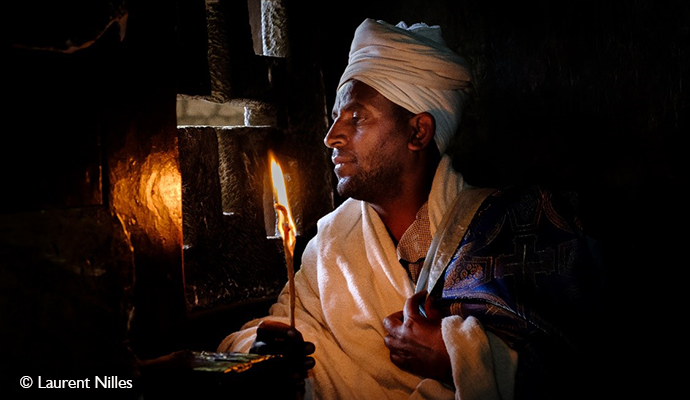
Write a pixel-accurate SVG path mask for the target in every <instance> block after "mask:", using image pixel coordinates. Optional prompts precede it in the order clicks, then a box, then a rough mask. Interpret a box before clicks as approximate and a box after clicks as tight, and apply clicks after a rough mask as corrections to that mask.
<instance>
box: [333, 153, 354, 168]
mask: <svg viewBox="0 0 690 400" xmlns="http://www.w3.org/2000/svg"><path fill="white" fill-rule="evenodd" d="M331 161H333V164H335V166H336V167H337V166H338V165H341V164H349V163H353V162H354V161H355V157H353V156H350V155H347V154H341V153H336V152H333V156H332V157H331Z"/></svg>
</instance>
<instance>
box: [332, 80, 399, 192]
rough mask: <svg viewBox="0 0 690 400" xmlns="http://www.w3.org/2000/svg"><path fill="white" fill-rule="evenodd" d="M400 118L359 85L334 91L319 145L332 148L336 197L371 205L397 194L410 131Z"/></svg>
mask: <svg viewBox="0 0 690 400" xmlns="http://www.w3.org/2000/svg"><path fill="white" fill-rule="evenodd" d="M403 115H404V113H402V112H400V107H399V106H397V105H395V104H394V103H393V102H391V101H390V100H388V99H386V98H385V97H383V96H382V95H381V94H380V93H379V92H377V91H376V90H374V89H373V88H371V87H370V86H368V85H366V84H364V83H362V82H358V81H352V82H348V83H346V84H345V85H344V86H343V87H342V89H341V90H340V91H339V92H338V94H337V96H336V99H335V105H334V106H333V125H332V126H331V128H330V129H329V131H328V133H327V134H326V137H325V139H324V143H325V144H326V146H328V147H329V148H332V149H333V155H332V160H333V164H335V169H334V170H335V174H336V176H337V177H338V187H337V188H338V193H339V194H340V195H341V196H344V197H352V198H355V199H359V200H364V201H368V202H372V203H376V202H377V201H379V200H381V199H383V198H385V197H397V196H398V195H399V194H400V191H401V184H400V182H401V175H402V173H403V172H404V171H403V163H402V160H403V159H402V157H403V156H404V154H405V153H406V152H407V136H408V135H407V130H409V129H410V127H409V123H408V122H409V118H405V117H404V116H403ZM410 115H411V114H410Z"/></svg>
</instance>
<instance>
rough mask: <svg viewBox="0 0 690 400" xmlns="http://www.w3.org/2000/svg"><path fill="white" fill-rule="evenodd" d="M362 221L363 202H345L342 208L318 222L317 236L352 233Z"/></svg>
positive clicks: (350, 200)
mask: <svg viewBox="0 0 690 400" xmlns="http://www.w3.org/2000/svg"><path fill="white" fill-rule="evenodd" d="M361 219H362V202H361V201H359V200H354V199H351V198H350V199H347V200H345V201H344V202H343V203H342V204H341V205H340V206H338V207H337V208H336V209H335V210H333V211H331V212H330V213H328V214H326V215H324V216H323V217H321V219H319V221H318V222H317V227H318V232H317V235H319V234H323V233H324V232H329V231H333V230H337V231H339V232H341V233H342V232H349V231H351V230H352V229H353V228H354V227H355V226H356V225H357V224H359V222H360V221H361Z"/></svg>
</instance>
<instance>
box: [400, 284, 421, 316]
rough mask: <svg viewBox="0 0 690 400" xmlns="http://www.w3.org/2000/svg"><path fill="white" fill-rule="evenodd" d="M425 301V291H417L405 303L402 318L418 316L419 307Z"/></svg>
mask: <svg viewBox="0 0 690 400" xmlns="http://www.w3.org/2000/svg"><path fill="white" fill-rule="evenodd" d="M425 299H426V290H422V291H419V292H417V293H415V294H413V295H412V297H410V298H409V299H407V301H406V302H405V308H404V310H403V311H404V316H405V319H407V318H413V317H416V316H420V315H421V314H420V311H419V306H420V305H421V304H423V302H424V300H425Z"/></svg>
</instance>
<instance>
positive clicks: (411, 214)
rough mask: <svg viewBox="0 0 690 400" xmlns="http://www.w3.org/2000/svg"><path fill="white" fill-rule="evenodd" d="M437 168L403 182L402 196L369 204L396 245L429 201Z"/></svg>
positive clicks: (433, 166)
mask: <svg viewBox="0 0 690 400" xmlns="http://www.w3.org/2000/svg"><path fill="white" fill-rule="evenodd" d="M437 167H438V163H434V164H432V165H430V166H429V168H427V169H422V170H421V171H420V173H419V174H418V175H417V176H416V177H415V179H409V180H405V181H403V188H402V191H401V193H402V195H401V196H397V197H395V198H389V199H385V200H381V201H379V202H376V203H372V202H370V203H369V204H370V205H371V206H372V208H373V209H374V210H375V211H376V213H378V215H379V217H380V218H381V221H383V224H384V225H385V226H386V228H387V229H388V231H389V232H390V234H391V236H392V238H393V240H394V241H395V243H396V244H397V243H398V242H399V241H400V238H401V237H402V235H403V233H405V231H406V230H407V228H409V227H410V225H412V223H413V222H414V220H415V217H416V216H417V212H418V211H419V209H420V208H421V207H422V205H424V203H425V202H426V201H427V200H428V199H429V193H430V192H431V184H432V183H433V180H434V175H435V173H436V168H437Z"/></svg>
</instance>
